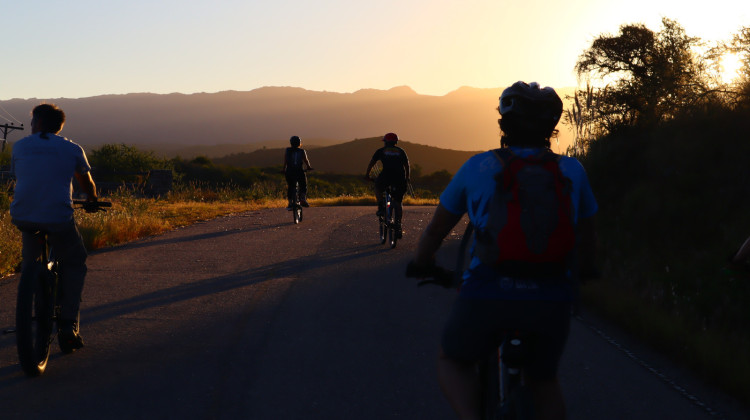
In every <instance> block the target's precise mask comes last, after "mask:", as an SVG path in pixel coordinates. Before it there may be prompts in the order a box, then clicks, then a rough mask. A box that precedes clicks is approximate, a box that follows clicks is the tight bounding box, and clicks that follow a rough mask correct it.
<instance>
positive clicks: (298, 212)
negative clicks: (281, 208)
mask: <svg viewBox="0 0 750 420" xmlns="http://www.w3.org/2000/svg"><path fill="white" fill-rule="evenodd" d="M292 214H293V216H294V223H295V224H297V223H299V222H301V221H302V206H301V205H300V204H299V203H297V204H295V205H294V208H293V209H292Z"/></svg>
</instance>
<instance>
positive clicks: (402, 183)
mask: <svg viewBox="0 0 750 420" xmlns="http://www.w3.org/2000/svg"><path fill="white" fill-rule="evenodd" d="M375 183H376V184H377V186H378V188H381V189H383V190H385V187H387V186H388V185H390V186H391V197H393V201H395V202H397V203H400V202H402V201H404V194H406V180H405V179H389V178H387V177H382V176H379V177H378V179H377V180H375Z"/></svg>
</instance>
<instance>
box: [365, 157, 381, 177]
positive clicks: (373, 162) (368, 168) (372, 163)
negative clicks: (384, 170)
mask: <svg viewBox="0 0 750 420" xmlns="http://www.w3.org/2000/svg"><path fill="white" fill-rule="evenodd" d="M377 162H378V161H377V160H375V159H372V160H371V161H370V163H369V164H367V171H365V178H369V177H370V171H372V167H373V166H375V164H376V163H377Z"/></svg>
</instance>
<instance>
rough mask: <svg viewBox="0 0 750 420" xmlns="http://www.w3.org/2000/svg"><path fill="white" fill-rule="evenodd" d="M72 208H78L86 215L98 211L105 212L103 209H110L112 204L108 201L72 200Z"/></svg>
mask: <svg viewBox="0 0 750 420" xmlns="http://www.w3.org/2000/svg"><path fill="white" fill-rule="evenodd" d="M73 205H74V206H76V205H77V206H79V207H78V208H82V209H83V210H84V211H85V212H86V213H96V212H99V211H106V210H105V209H104V208H103V207H112V203H110V202H109V201H86V200H73Z"/></svg>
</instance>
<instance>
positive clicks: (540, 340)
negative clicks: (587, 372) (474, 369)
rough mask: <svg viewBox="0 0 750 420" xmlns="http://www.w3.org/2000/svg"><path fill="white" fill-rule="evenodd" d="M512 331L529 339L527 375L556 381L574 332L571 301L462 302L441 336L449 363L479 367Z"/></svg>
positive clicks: (453, 311) (461, 300)
mask: <svg viewBox="0 0 750 420" xmlns="http://www.w3.org/2000/svg"><path fill="white" fill-rule="evenodd" d="M513 331H521V332H524V333H526V335H527V336H528V337H527V339H526V341H525V342H524V348H525V350H526V351H527V357H528V362H527V365H526V367H525V371H526V374H527V375H529V376H530V377H531V378H533V379H536V380H551V379H554V378H556V377H557V366H558V363H559V362H560V357H561V356H562V352H563V348H564V347H565V342H566V341H567V338H568V332H569V331H570V303H568V302H551V301H507V300H490V299H465V298H458V299H457V300H456V302H455V303H454V305H453V309H452V311H451V314H450V316H449V318H448V321H447V323H446V325H445V329H444V331H443V340H442V344H443V352H445V354H446V355H447V356H448V357H450V358H451V359H455V360H459V361H464V362H476V361H479V360H481V359H482V358H483V357H485V356H486V355H488V354H491V352H492V351H494V350H496V349H497V347H498V346H499V345H500V343H501V342H502V340H503V337H504V335H505V333H506V332H513Z"/></svg>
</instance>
